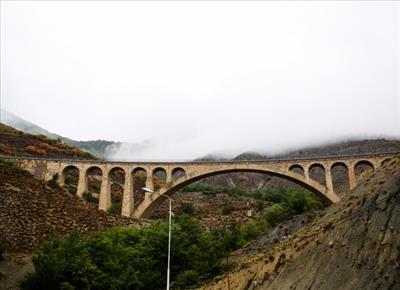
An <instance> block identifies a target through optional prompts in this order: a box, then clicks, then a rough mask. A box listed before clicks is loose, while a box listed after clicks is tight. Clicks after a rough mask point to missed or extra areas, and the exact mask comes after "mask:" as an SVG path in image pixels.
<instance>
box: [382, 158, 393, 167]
mask: <svg viewBox="0 0 400 290" xmlns="http://www.w3.org/2000/svg"><path fill="white" fill-rule="evenodd" d="M390 159H391V158H386V159H385V160H383V161H382V163H381V166H383V165H385V164H387V163H388V162H389V161H390Z"/></svg>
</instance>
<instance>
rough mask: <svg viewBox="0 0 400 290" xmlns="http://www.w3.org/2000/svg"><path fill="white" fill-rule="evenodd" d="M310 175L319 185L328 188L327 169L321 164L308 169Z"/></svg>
mask: <svg viewBox="0 0 400 290" xmlns="http://www.w3.org/2000/svg"><path fill="white" fill-rule="evenodd" d="M308 175H309V176H310V178H311V179H313V180H315V181H316V182H318V183H319V184H321V185H323V186H326V177H325V167H324V166H322V165H321V164H319V163H315V164H312V165H311V166H310V168H309V169H308Z"/></svg>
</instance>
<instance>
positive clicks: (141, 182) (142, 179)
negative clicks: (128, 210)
mask: <svg viewBox="0 0 400 290" xmlns="http://www.w3.org/2000/svg"><path fill="white" fill-rule="evenodd" d="M146 181H147V171H146V170H145V169H144V168H141V167H137V168H135V169H134V170H133V171H132V187H133V188H132V190H133V196H134V197H135V198H134V207H135V208H136V207H137V206H139V204H141V203H142V202H143V200H144V197H145V196H144V195H145V193H144V191H143V189H142V188H143V187H146Z"/></svg>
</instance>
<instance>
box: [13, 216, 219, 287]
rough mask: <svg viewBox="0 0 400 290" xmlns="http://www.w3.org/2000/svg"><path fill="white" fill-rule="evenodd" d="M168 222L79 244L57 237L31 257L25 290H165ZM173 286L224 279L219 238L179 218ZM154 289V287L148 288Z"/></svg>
mask: <svg viewBox="0 0 400 290" xmlns="http://www.w3.org/2000/svg"><path fill="white" fill-rule="evenodd" d="M167 246H168V222H167V221H158V222H155V223H153V224H151V225H148V226H145V227H142V228H113V229H110V230H107V231H105V232H102V233H98V234H94V235H91V236H88V237H86V238H85V239H82V238H80V237H79V236H78V235H77V234H72V235H70V236H68V237H67V238H65V239H61V238H59V237H53V238H52V239H51V240H50V241H49V242H47V243H46V244H45V245H43V247H42V248H41V249H40V250H39V251H38V254H37V255H36V256H35V257H33V259H32V260H33V264H34V267H35V272H33V273H30V274H28V275H27V276H26V277H25V278H24V279H23V281H22V282H21V284H20V286H21V289H138V290H140V289H161V288H163V287H164V286H165V275H166V268H167V267H166V266H167ZM171 246H172V249H171V261H172V263H171V282H173V283H174V281H175V284H174V285H176V286H179V288H181V289H188V288H190V287H192V286H193V285H194V284H196V283H199V282H200V281H204V280H206V279H210V278H211V277H213V276H215V275H218V274H221V273H222V258H223V255H224V252H223V250H222V243H221V242H220V240H219V239H217V236H216V235H213V234H212V233H210V232H206V231H203V230H201V228H200V225H199V223H198V222H197V221H195V220H193V219H191V218H190V217H188V216H187V215H178V216H177V217H176V219H175V221H174V223H173V228H172V244H171ZM150 285H151V286H150Z"/></svg>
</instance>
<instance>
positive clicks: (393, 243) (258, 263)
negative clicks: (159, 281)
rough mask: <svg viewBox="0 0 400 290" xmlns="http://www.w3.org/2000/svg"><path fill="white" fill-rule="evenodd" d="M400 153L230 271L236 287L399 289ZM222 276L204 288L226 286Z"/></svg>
mask: <svg viewBox="0 0 400 290" xmlns="http://www.w3.org/2000/svg"><path fill="white" fill-rule="evenodd" d="M399 225H400V157H396V158H393V159H392V160H391V161H390V162H388V163H387V164H385V165H384V166H383V167H381V168H379V169H378V170H377V171H375V172H374V173H372V174H371V175H370V176H368V177H367V178H366V179H364V180H363V182H362V183H361V184H359V185H358V186H357V187H356V188H355V189H354V190H353V191H352V192H351V194H350V195H349V196H347V197H345V198H344V199H343V200H342V201H341V202H340V203H338V204H336V205H334V206H332V207H330V208H328V209H327V210H326V212H325V214H324V215H323V216H322V217H320V218H316V219H315V220H314V222H312V223H311V224H309V225H306V226H305V227H303V228H301V229H300V230H299V231H298V232H296V233H294V234H291V235H289V236H288V237H287V238H286V239H285V240H284V241H283V242H281V243H279V244H277V245H276V246H275V247H274V248H273V249H270V250H267V251H259V252H258V253H257V254H255V255H252V256H249V257H248V258H247V261H246V262H244V263H242V264H241V265H240V266H239V267H238V268H237V269H236V270H235V271H234V272H232V273H230V284H231V289H279V290H281V289H400V276H399V271H400V242H399V241H400V226H399ZM227 284H228V280H227V279H226V278H225V279H222V280H220V281H218V282H215V283H213V284H210V285H207V286H204V287H203V288H202V289H221V290H222V289H227Z"/></svg>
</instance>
